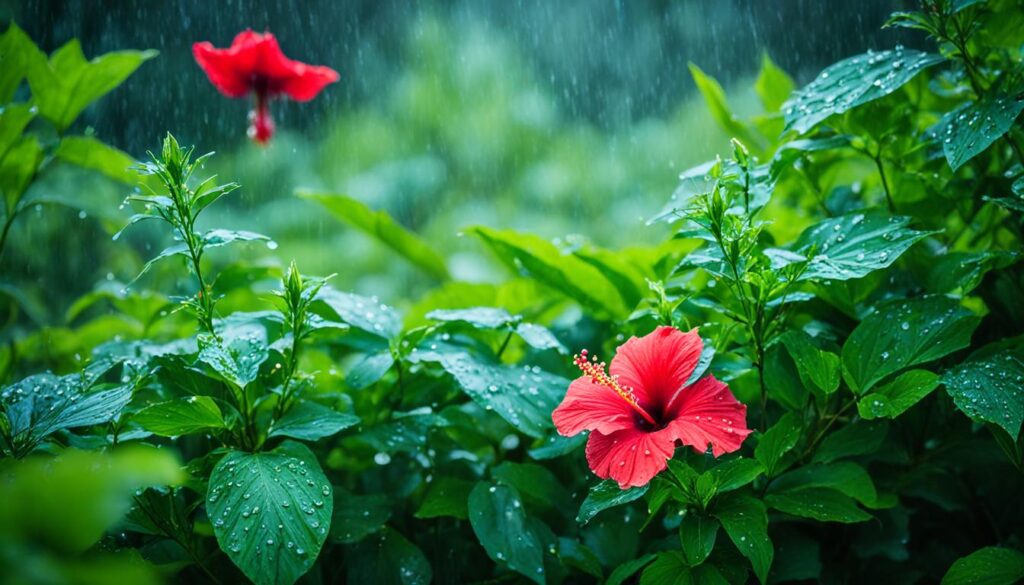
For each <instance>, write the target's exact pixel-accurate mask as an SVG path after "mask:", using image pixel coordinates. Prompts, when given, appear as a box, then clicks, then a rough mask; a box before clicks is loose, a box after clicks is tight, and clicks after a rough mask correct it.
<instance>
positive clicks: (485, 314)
mask: <svg viewBox="0 0 1024 585" xmlns="http://www.w3.org/2000/svg"><path fill="white" fill-rule="evenodd" d="M427 319H432V320H434V321H441V322H444V323H465V324H467V325H469V326H470V327H473V328H474V329H483V330H509V331H514V332H515V333H516V335H518V336H519V337H520V338H521V339H522V340H523V341H525V342H526V344H527V345H529V346H530V347H533V348H534V349H540V350H545V349H555V350H558V352H559V353H567V350H566V349H565V346H564V345H562V343H561V342H560V341H558V339H557V338H556V337H555V336H554V335H553V334H552V333H551V331H549V330H548V329H547V328H546V327H542V326H540V325H535V324H533V323H522V322H521V318H520V317H518V316H513V315H511V314H509V312H508V311H506V310H505V309H502V308H498V307H473V308H469V309H438V310H435V311H431V312H429V313H427Z"/></svg>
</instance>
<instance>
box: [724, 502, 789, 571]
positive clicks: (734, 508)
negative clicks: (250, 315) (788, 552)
mask: <svg viewBox="0 0 1024 585" xmlns="http://www.w3.org/2000/svg"><path fill="white" fill-rule="evenodd" d="M712 515H714V516H715V517H716V518H718V520H719V521H720V522H721V523H722V528H724V529H725V533H726V534H728V535H729V539H730V540H732V542H733V544H735V545H736V548H737V549H739V551H740V553H741V554H742V555H743V556H745V557H747V558H748V559H750V565H751V566H752V567H753V568H754V574H755V575H757V579H758V580H759V581H760V582H761V583H766V582H767V580H768V570H769V569H770V568H771V566H772V557H773V556H775V550H774V548H773V547H772V541H771V539H770V538H768V514H767V512H765V509H764V503H763V502H761V500H758V499H755V498H753V497H751V496H748V495H746V494H742V493H740V492H732V493H729V494H725V495H724V496H722V497H721V498H720V499H719V500H718V501H717V503H716V504H715V508H714V510H712Z"/></svg>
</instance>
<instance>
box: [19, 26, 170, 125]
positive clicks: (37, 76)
mask: <svg viewBox="0 0 1024 585" xmlns="http://www.w3.org/2000/svg"><path fill="white" fill-rule="evenodd" d="M156 55H157V53H156V51H116V52H112V53H107V54H105V55H102V56H100V57H97V58H95V59H93V60H92V61H87V60H86V59H85V55H84V54H83V53H82V47H81V45H80V44H79V43H78V40H77V39H73V40H71V41H69V42H68V43H67V44H65V45H64V46H63V47H61V48H59V49H57V50H56V51H55V52H54V53H53V55H52V56H51V57H50V59H49V61H47V59H46V57H45V56H44V55H42V54H41V53H38V52H37V53H36V55H33V57H32V59H31V60H30V64H29V68H28V83H29V86H30V87H31V88H32V97H33V99H34V100H35V103H36V105H37V106H38V107H39V113H40V114H41V115H42V116H43V117H44V118H46V119H47V120H49V121H50V122H52V123H53V125H54V126H56V127H57V131H58V132H60V133H63V132H64V130H66V129H67V128H68V126H70V125H71V123H72V122H74V121H75V119H76V118H78V115H79V114H80V113H81V112H82V110H84V109H85V108H86V106H88V105H89V104H91V103H92V102H94V101H96V100H98V99H99V98H101V97H103V96H104V95H106V94H107V93H108V92H110V91H111V90H112V89H114V88H115V87H117V86H118V85H121V83H122V82H123V81H124V80H125V79H127V78H128V76H129V75H131V74H132V73H134V72H135V70H136V69H138V67H139V66H140V65H142V64H143V63H144V62H145V61H147V60H149V59H152V58H153V57H155V56H156Z"/></svg>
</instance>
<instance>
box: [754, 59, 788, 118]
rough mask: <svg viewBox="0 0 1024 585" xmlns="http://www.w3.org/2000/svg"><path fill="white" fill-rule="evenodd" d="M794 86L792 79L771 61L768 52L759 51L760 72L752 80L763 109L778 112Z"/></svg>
mask: <svg viewBox="0 0 1024 585" xmlns="http://www.w3.org/2000/svg"><path fill="white" fill-rule="evenodd" d="M795 88H796V86H795V85H794V84H793V80H792V79H791V78H790V77H789V75H787V74H786V72H785V71H783V70H782V69H780V68H779V66H778V65H776V64H775V62H774V61H772V59H771V57H769V56H768V53H761V72H760V73H758V74H757V80H756V81H754V91H756V92H757V96H758V97H759V98H761V105H762V106H764V109H765V111H766V112H771V113H774V112H778V111H779V110H780V109H781V108H782V104H784V103H786V99H788V98H789V94H791V93H793V90H794V89H795Z"/></svg>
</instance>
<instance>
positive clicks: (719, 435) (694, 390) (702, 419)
mask: <svg viewBox="0 0 1024 585" xmlns="http://www.w3.org/2000/svg"><path fill="white" fill-rule="evenodd" d="M665 416H666V418H667V419H669V420H670V422H669V423H668V424H667V425H666V426H665V429H663V430H662V431H661V432H663V433H669V434H671V435H672V437H673V438H674V439H678V440H680V441H682V442H683V444H684V445H689V446H691V447H693V449H694V450H695V451H697V452H699V453H703V452H704V451H706V450H707V448H708V445H711V453H712V454H713V455H714V456H715V457H719V456H721V455H724V454H725V453H731V452H733V451H735V450H737V449H739V448H740V445H741V444H743V440H744V439H746V438H747V435H749V434H750V433H751V432H752V431H751V430H750V429H748V428H747V406H746V405H745V404H742V403H740V402H739V401H738V400H736V397H735V396H733V395H732V392H730V391H729V387H728V386H726V385H725V384H724V383H722V382H720V381H718V380H716V379H715V377H714V376H705V377H703V378H701V379H700V380H698V381H697V382H695V383H694V384H692V385H691V386H688V387H686V388H683V389H682V390H680V391H679V392H678V393H677V394H676V395H675V396H674V397H673V398H672V399H671V400H670V403H669V404H668V405H667V407H666V410H665Z"/></svg>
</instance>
